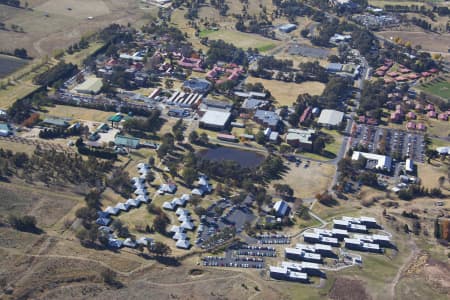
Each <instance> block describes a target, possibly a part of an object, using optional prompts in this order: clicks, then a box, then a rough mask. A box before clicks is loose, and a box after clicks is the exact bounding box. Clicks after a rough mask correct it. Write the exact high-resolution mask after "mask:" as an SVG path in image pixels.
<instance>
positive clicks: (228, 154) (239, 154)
mask: <svg viewBox="0 0 450 300" xmlns="http://www.w3.org/2000/svg"><path fill="white" fill-rule="evenodd" d="M198 156H199V157H200V158H202V159H207V160H214V161H222V160H232V161H235V162H237V163H238V164H239V165H240V166H241V167H243V168H255V167H257V166H259V165H260V164H261V163H262V162H263V161H264V159H265V157H264V155H262V154H259V153H256V152H252V151H246V150H240V149H235V148H229V147H217V148H211V149H207V150H202V151H200V152H198Z"/></svg>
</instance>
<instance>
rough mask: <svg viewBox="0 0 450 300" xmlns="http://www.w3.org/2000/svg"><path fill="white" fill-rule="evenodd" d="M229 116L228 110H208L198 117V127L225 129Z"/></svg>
mask: <svg viewBox="0 0 450 300" xmlns="http://www.w3.org/2000/svg"><path fill="white" fill-rule="evenodd" d="M230 118H231V113H230V112H228V111H217V110H208V111H206V112H205V114H204V115H203V117H202V118H201V119H200V127H204V128H209V129H214V130H223V129H225V128H226V127H227V126H228V124H229V122H230Z"/></svg>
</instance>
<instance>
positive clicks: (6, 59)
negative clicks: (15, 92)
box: [0, 54, 27, 79]
mask: <svg viewBox="0 0 450 300" xmlns="http://www.w3.org/2000/svg"><path fill="white" fill-rule="evenodd" d="M26 63H27V62H26V60H23V59H20V58H17V57H13V56H7V55H3V54H0V66H1V67H0V79H1V78H3V77H5V76H6V75H9V74H11V73H13V72H15V71H16V70H17V69H20V68H21V67H23V66H24V65H25V64H26Z"/></svg>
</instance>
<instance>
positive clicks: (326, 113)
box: [317, 109, 344, 126]
mask: <svg viewBox="0 0 450 300" xmlns="http://www.w3.org/2000/svg"><path fill="white" fill-rule="evenodd" d="M343 118H344V113H343V112H342V111H338V110H334V109H324V110H322V112H321V113H320V117H319V120H318V121H317V123H319V124H321V125H325V126H338V125H339V124H341V122H342V119H343Z"/></svg>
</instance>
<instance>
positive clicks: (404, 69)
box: [398, 68, 411, 74]
mask: <svg viewBox="0 0 450 300" xmlns="http://www.w3.org/2000/svg"><path fill="white" fill-rule="evenodd" d="M398 71H399V72H400V73H402V74H406V73H409V72H411V70H410V69H408V68H401V69H398Z"/></svg>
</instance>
